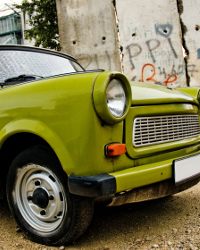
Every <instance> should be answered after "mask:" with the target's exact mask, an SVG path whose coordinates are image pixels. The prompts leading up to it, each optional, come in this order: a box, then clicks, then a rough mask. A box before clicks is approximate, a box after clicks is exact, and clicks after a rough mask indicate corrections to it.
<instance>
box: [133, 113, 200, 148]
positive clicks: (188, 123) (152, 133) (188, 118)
mask: <svg viewBox="0 0 200 250" xmlns="http://www.w3.org/2000/svg"><path fill="white" fill-rule="evenodd" d="M199 134H200V129H199V117H198V115H178V116H177V115H174V116H155V117H140V118H135V120H134V122H133V145H134V146H135V147H142V146H147V145H153V144H160V143H164V142H172V141H177V140H181V139H186V138H189V137H193V136H198V135H199Z"/></svg>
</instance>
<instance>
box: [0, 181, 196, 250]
mask: <svg viewBox="0 0 200 250" xmlns="http://www.w3.org/2000/svg"><path fill="white" fill-rule="evenodd" d="M199 193H200V184H198V185H197V186H195V187H193V188H191V189H189V190H187V191H184V192H182V193H180V194H176V195H174V196H171V197H168V198H164V199H160V200H156V201H148V202H143V203H139V204H128V205H124V206H120V207H105V206H100V205H98V206H96V207H95V212H94V217H93V220H92V223H91V225H90V227H89V229H88V231H87V232H86V233H85V234H84V235H83V236H82V237H81V238H80V239H79V240H77V241H76V242H74V243H73V244H72V245H70V246H65V247H64V246H60V247H49V246H48V247H47V246H44V245H39V244H36V243H33V242H31V241H29V240H28V239H26V238H25V237H24V236H23V234H22V233H21V232H20V231H19V230H17V226H16V223H15V221H14V219H13V218H12V217H11V215H10V211H9V209H8V204H7V202H6V201H3V202H0V249H4V250H10V249H18V250H20V249H28V250H29V249H39V250H53V249H66V250H68V249H69V250H70V249H73V250H79V249H81V250H88V249H95V250H97V249H100V250H114V249H127V250H133V249H171V250H173V249H189V250H193V249H200V202H199Z"/></svg>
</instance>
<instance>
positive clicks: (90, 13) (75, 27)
mask: <svg viewBox="0 0 200 250" xmlns="http://www.w3.org/2000/svg"><path fill="white" fill-rule="evenodd" d="M112 2H113V1H112V0H101V1H97V0H57V13H58V23H59V35H60V41H61V47H62V51H63V52H65V53H68V54H70V55H72V56H74V57H76V58H77V59H78V61H79V62H80V63H81V64H82V65H83V66H84V67H85V68H86V69H97V68H102V69H107V70H118V71H121V63H120V55H119V42H118V33H117V25H116V18H115V10H114V6H113V3H112Z"/></svg>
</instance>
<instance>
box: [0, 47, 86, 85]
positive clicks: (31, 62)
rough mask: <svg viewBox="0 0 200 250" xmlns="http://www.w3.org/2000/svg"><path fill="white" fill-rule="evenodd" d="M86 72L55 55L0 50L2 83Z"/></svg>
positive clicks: (77, 65)
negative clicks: (18, 79)
mask: <svg viewBox="0 0 200 250" xmlns="http://www.w3.org/2000/svg"><path fill="white" fill-rule="evenodd" d="M77 71H84V70H83V69H82V68H81V66H80V65H79V64H78V63H76V62H75V61H73V60H70V59H69V58H65V57H62V56H56V55H54V54H48V53H41V52H33V51H24V50H22V51H21V50H0V82H1V83H2V82H4V81H6V80H7V79H9V78H13V77H17V76H20V75H29V76H32V75H35V76H40V78H42V77H49V76H54V75H60V74H66V73H72V72H77Z"/></svg>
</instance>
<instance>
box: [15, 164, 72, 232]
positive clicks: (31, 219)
mask: <svg viewBox="0 0 200 250" xmlns="http://www.w3.org/2000/svg"><path fill="white" fill-rule="evenodd" d="M14 195H15V199H16V202H17V205H18V207H19V210H20V212H21V214H22V216H23V217H24V219H25V220H26V222H27V223H28V224H29V225H30V226H31V227H33V228H34V229H36V230H38V231H41V232H50V231H53V230H55V229H56V228H57V227H58V226H59V225H60V224H61V222H62V220H63V218H64V214H65V213H66V210H67V205H66V197H65V193H64V190H63V188H62V185H61V184H60V182H59V180H58V179H57V177H56V176H55V175H54V174H53V173H52V172H51V171H50V170H49V169H46V168H44V167H42V166H39V165H35V164H30V165H27V166H24V167H23V168H22V169H20V170H19V171H18V176H17V181H16V185H15V192H14Z"/></svg>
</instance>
